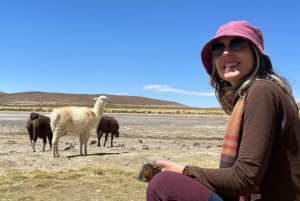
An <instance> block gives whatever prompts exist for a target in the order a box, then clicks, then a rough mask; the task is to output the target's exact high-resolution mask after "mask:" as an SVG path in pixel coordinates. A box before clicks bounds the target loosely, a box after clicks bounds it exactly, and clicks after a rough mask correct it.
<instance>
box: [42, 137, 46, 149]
mask: <svg viewBox="0 0 300 201" xmlns="http://www.w3.org/2000/svg"><path fill="white" fill-rule="evenodd" d="M46 144H47V137H46V136H44V137H43V151H45V147H46Z"/></svg>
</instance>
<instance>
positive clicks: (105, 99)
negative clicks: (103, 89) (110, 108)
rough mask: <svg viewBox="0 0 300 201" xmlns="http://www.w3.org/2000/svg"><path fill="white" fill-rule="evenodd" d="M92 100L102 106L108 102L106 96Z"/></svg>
mask: <svg viewBox="0 0 300 201" xmlns="http://www.w3.org/2000/svg"><path fill="white" fill-rule="evenodd" d="M94 100H96V101H98V102H103V103H104V105H106V104H108V103H109V102H110V100H109V99H108V98H107V97H106V96H99V97H98V98H94Z"/></svg>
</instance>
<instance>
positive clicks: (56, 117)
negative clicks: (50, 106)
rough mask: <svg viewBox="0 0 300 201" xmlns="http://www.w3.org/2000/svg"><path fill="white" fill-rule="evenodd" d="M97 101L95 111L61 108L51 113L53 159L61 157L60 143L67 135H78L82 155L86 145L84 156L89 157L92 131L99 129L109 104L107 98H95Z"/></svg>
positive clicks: (70, 107) (81, 108)
mask: <svg viewBox="0 0 300 201" xmlns="http://www.w3.org/2000/svg"><path fill="white" fill-rule="evenodd" d="M94 100H96V103H95V106H94V108H93V109H91V108H87V107H75V106H68V107H61V108H57V109H54V110H53V112H52V113H51V117H50V119H51V129H52V131H53V144H52V151H53V157H54V158H56V157H59V154H58V141H59V139H60V138H61V137H62V136H64V135H66V134H67V133H72V134H78V135H79V142H80V155H83V154H82V146H83V145H84V155H87V142H88V140H89V137H90V132H91V130H93V129H95V128H96V127H97V124H98V122H99V121H100V119H101V117H102V115H103V112H104V107H105V105H106V104H107V103H108V102H109V99H108V98H107V97H106V96H100V97H99V98H94Z"/></svg>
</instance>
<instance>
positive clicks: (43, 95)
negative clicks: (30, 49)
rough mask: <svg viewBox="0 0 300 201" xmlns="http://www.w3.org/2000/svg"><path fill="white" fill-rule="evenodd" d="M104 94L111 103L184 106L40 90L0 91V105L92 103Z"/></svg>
mask: <svg viewBox="0 0 300 201" xmlns="http://www.w3.org/2000/svg"><path fill="white" fill-rule="evenodd" d="M100 95H105V96H107V97H108V98H109V100H110V104H113V105H140V106H182V107H183V106H185V105H183V104H180V103H176V102H172V101H164V100H158V99H152V98H145V97H140V96H119V95H110V94H67V93H48V92H40V91H31V92H20V93H10V94H8V93H4V92H0V105H2V106H4V105H10V106H25V105H30V106H33V105H85V106H87V105H94V104H95V101H94V99H93V98H97V97H99V96H100Z"/></svg>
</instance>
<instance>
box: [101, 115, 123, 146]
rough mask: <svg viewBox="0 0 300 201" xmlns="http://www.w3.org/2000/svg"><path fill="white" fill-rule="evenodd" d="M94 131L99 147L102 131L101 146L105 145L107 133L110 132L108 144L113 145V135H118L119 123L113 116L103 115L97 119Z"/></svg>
mask: <svg viewBox="0 0 300 201" xmlns="http://www.w3.org/2000/svg"><path fill="white" fill-rule="evenodd" d="M96 131H97V138H98V147H100V139H101V137H102V135H103V133H105V141H104V144H103V146H104V147H105V144H106V141H107V137H108V134H109V133H111V139H110V145H111V146H112V147H113V138H114V136H116V138H118V137H119V123H118V121H117V120H116V119H115V118H113V117H110V116H103V117H102V118H101V120H100V121H99V124H98V127H97V129H96Z"/></svg>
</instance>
